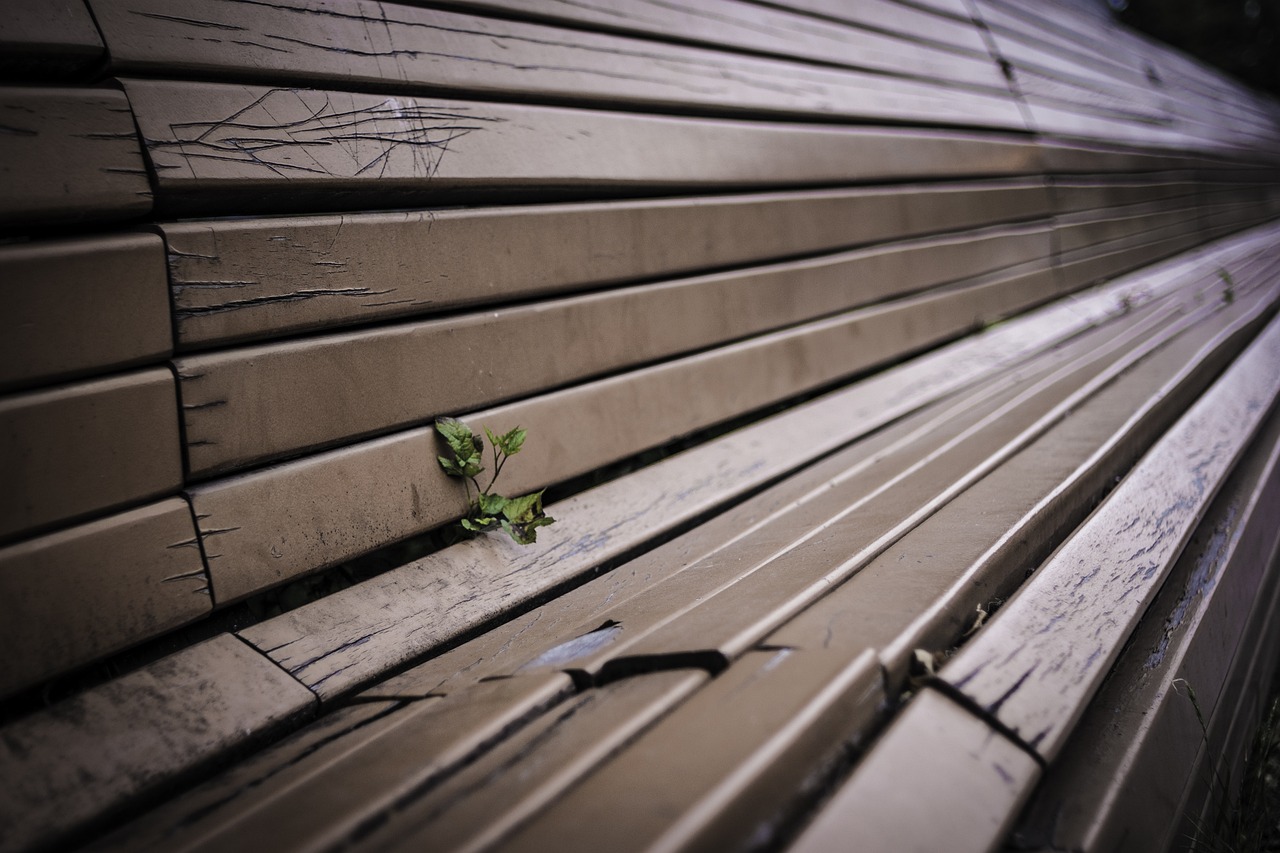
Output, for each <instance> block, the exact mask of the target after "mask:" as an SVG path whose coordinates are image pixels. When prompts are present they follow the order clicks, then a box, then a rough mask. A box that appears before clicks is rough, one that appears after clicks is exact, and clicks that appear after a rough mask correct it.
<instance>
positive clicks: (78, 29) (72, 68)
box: [0, 0, 105, 79]
mask: <svg viewBox="0 0 1280 853" xmlns="http://www.w3.org/2000/svg"><path fill="white" fill-rule="evenodd" d="M104 54H105V51H104V50H103V48H102V39H101V38H100V37H99V35H98V28H97V26H96V25H95V24H94V23H93V18H92V17H91V16H90V15H89V9H88V7H86V6H85V4H84V2H83V0H53V2H47V1H46V0H10V2H8V3H6V4H5V14H4V16H3V17H0V74H2V75H4V76H5V77H8V78H13V77H19V78H27V79H31V78H38V77H45V78H51V77H52V78H63V77H70V76H83V75H84V74H85V73H86V72H88V71H90V70H91V69H92V67H93V66H94V65H95V64H97V63H98V62H99V61H101V60H102V58H103V56H104Z"/></svg>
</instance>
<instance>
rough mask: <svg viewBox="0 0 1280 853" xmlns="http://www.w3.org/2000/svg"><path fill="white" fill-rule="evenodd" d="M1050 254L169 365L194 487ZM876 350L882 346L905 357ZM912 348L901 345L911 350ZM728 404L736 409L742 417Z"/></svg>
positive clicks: (1027, 245)
mask: <svg viewBox="0 0 1280 853" xmlns="http://www.w3.org/2000/svg"><path fill="white" fill-rule="evenodd" d="M1049 250H1050V246H1049V231H1048V229H1046V228H1044V227H1041V226H1028V227H1026V228H1022V229H1009V228H999V229H990V230H986V231H982V232H976V233H975V232H968V233H961V234H956V235H954V236H947V237H944V238H933V239H929V240H925V241H921V242H916V243H891V244H888V245H887V246H877V247H875V248H872V249H862V250H857V251H855V252H848V253H841V254H838V255H829V256H822V257H818V258H812V259H808V260H804V261H792V262H787V263H784V264H775V265H768V266H763V267H752V268H750V269H747V270H744V271H735V272H729V273H719V274H715V275H710V276H699V277H694V278H688V279H676V280H673V281H667V282H660V283H654V284H644V285H638V286H635V287H628V288H618V289H613V290H609V291H607V292H604V293H596V294H590V295H586V296H573V297H567V298H564V299H559V300H554V301H540V302H537V303H534V304H531V305H526V306H519V307H514V308H499V309H495V310H488V311H484V312H477V313H474V314H463V315H458V316H454V317H450V318H448V319H442V320H427V321H421V322H416V323H408V324H401V325H395V326H390V327H378V328H374V329H370V330H367V331H360V332H350V333H346V334H341V335H334V336H327V337H319V338H308V339H306V340H303V341H296V342H285V343H274V344H263V345H261V346H256V347H251V348H246V349H234V350H227V351H220V352H217V353H211V354H207V355H191V356H185V357H181V358H178V359H176V360H175V362H174V364H175V366H176V368H177V373H178V377H179V379H180V382H181V393H182V406H183V416H184V435H185V436H186V441H187V471H188V475H189V476H190V477H192V478H202V477H206V476H209V475H210V474H213V473H216V472H219V471H226V470H234V469H235V468H240V467H245V466H247V465H249V464H252V463H260V462H262V461H265V460H268V459H272V458H276V457H279V456H283V455H285V454H296V453H297V452H299V451H304V450H309V449H313V448H316V447H322V446H325V445H332V444H335V443H338V442H340V441H343V440H344V439H345V440H348V441H349V440H351V439H353V438H359V437H362V436H366V435H370V434H377V433H380V432H388V431H390V430H392V429H395V428H403V427H406V426H410V425H413V424H419V423H422V422H424V421H429V420H431V419H432V418H434V417H437V416H440V415H443V414H447V413H458V412H465V411H473V410H476V409H480V408H482V407H486V406H492V405H493V404H495V403H498V402H501V401H504V400H509V399H512V398H519V397H522V396H525V395H528V394H532V393H537V392H540V391H543V390H545V389H551V388H559V387H563V386H566V385H569V384H572V383H574V382H579V381H581V380H583V379H586V378H589V377H592V376H598V375H605V374H611V373H615V372H617V371H620V370H622V369H626V368H630V367H633V366H635V365H637V364H644V363H648V362H655V361H659V360H661V359H664V358H669V357H671V356H676V355H680V354H683V353H687V352H692V351H695V350H704V349H708V348H711V347H713V346H716V345H723V344H725V343H728V342H730V341H734V340H738V339H741V338H745V337H749V336H751V335H754V334H759V333H761V332H767V331H770V330H772V329H776V328H780V327H785V326H791V325H794V324H797V323H801V322H805V321H809V320H813V319H815V318H818V317H823V316H830V315H834V314H837V313H839V312H841V311H847V310H849V309H851V308H854V307H857V306H859V305H866V304H870V303H877V302H882V301H884V300H887V299H890V298H895V297H901V296H904V295H907V294H911V293H913V292H919V291H922V290H924V289H926V288H929V287H931V286H936V285H938V284H941V283H944V282H949V281H953V280H957V279H965V278H969V277H972V276H975V275H980V274H983V273H988V272H992V271H994V270H998V269H1002V268H1005V267H1013V266H1016V265H1018V264H1022V263H1034V262H1037V261H1041V262H1043V261H1044V260H1045V259H1046V258H1047V257H1048V255H1049ZM904 331H907V332H908V334H909V330H904ZM547 341H557V342H559V345H557V346H555V347H548V346H547V345H546V342H547ZM884 343H885V346H886V348H887V349H889V350H890V351H898V350H900V349H901V348H902V347H901V345H896V346H895V344H894V343H893V342H891V341H885V342H884ZM915 343H916V342H915V341H912V340H910V338H908V340H907V345H908V346H912V345H914V344H915ZM868 355H871V358H873V359H874V358H875V357H876V356H875V355H872V354H870V353H869V354H868ZM865 359H866V357H865V356H863V357H861V358H860V359H859V360H865ZM800 370H803V368H799V369H798V370H796V372H797V373H798V372H800ZM798 384H799V386H800V387H804V386H805V385H808V384H810V383H808V382H805V381H803V380H802V381H801V382H800V383H798ZM797 390H798V389H797ZM729 405H730V406H731V407H732V408H731V409H730V412H731V413H732V412H736V411H740V410H741V408H742V407H741V405H740V404H739V405H734V404H733V403H732V402H730V403H729ZM713 417H714V415H713ZM715 419H716V420H721V419H723V416H720V417H716V418H715Z"/></svg>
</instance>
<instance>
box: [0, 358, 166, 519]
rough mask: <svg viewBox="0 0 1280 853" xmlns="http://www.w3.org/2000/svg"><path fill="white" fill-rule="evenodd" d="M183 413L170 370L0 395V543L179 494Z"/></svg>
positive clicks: (130, 374) (137, 372)
mask: <svg viewBox="0 0 1280 853" xmlns="http://www.w3.org/2000/svg"><path fill="white" fill-rule="evenodd" d="M177 407H178V402H177V397H176V392H175V388H174V378H173V374H172V373H170V372H169V371H168V370H167V369H164V368H153V369H149V370H141V371H136V372H133V373H124V374H120V375H116V376H110V377H106V378H103V379H91V380H88V381H85V382H76V383H72V384H69V385H59V386H56V387H53V388H50V389H47V390H40V391H28V392H25V393H19V394H11V395H9V396H7V397H3V398H0V454H3V455H2V456H0V460H2V461H3V464H0V468H3V469H4V471H5V479H6V486H7V487H6V488H5V489H4V490H3V491H2V492H0V538H8V539H11V538H12V537H13V536H14V535H16V534H20V533H23V532H27V531H35V530H38V529H40V528H42V527H47V526H48V525H50V524H55V523H59V522H65V521H71V520H73V519H75V518H78V517H81V516H84V515H85V514H87V513H92V512H98V511H104V510H108V509H112V508H114V507H117V506H120V505H122V504H126V503H131V502H138V501H143V500H146V499H148V498H154V497H159V496H162V495H164V494H166V493H173V492H176V491H177V490H178V488H179V487H181V485H182V452H181V447H180V446H179V440H178V418H177Z"/></svg>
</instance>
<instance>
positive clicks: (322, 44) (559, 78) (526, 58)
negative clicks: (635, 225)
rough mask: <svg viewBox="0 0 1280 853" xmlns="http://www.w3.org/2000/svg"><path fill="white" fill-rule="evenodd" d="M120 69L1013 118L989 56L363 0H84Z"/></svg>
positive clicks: (711, 110)
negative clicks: (744, 44)
mask: <svg viewBox="0 0 1280 853" xmlns="http://www.w3.org/2000/svg"><path fill="white" fill-rule="evenodd" d="M93 8H94V12H95V15H96V17H97V20H98V22H99V24H100V25H101V26H102V28H103V32H104V34H105V38H106V42H107V46H108V48H109V49H110V51H111V58H112V63H113V66H114V68H115V70H116V71H117V73H121V74H126V75H128V74H136V73H139V72H141V73H144V74H150V73H155V72H157V71H161V72H162V73H164V74H166V75H174V76H180V77H185V76H193V75H199V76H201V77H208V76H221V77H224V78H225V77H230V78H233V79H236V78H239V79H244V78H245V77H246V76H248V77H250V78H251V79H253V80H254V81H255V82H263V83H281V84H285V85H290V86H294V85H298V84H300V83H307V84H316V85H319V86H329V87H332V88H341V89H347V90H357V91H358V90H362V89H366V90H372V91H378V90H385V89H387V88H392V89H395V90H396V91H403V92H410V93H417V94H424V93H427V92H431V91H438V92H465V93H467V95H468V96H470V97H475V98H477V99H480V100H512V99H519V100H524V101H534V102H537V101H544V102H546V101H550V102H560V103H565V102H568V103H580V104H585V105H607V106H608V107H610V108H613V109H617V108H620V107H621V108H643V109H649V110H654V109H656V110H668V111H669V110H676V111H679V112H682V113H688V112H696V113H701V114H709V115H726V114H727V115H734V114H751V115H760V116H779V117H782V116H785V117H791V118H797V117H810V118H813V117H828V118H841V119H845V120H857V121H895V122H904V121H905V122H914V123H918V124H928V125H945V124H952V125H956V124H958V125H965V126H986V127H992V128H998V129H1001V130H1023V131H1025V130H1026V129H1027V128H1026V124H1025V121H1024V119H1023V117H1022V114H1021V112H1020V111H1019V109H1018V106H1017V104H1016V103H1015V102H1014V100H1013V97H1012V96H1011V94H1010V93H1009V91H1008V88H1007V87H1006V86H1005V85H1003V80H1002V79H1001V78H1000V77H999V75H998V73H997V71H998V69H997V68H996V67H995V65H994V64H993V63H988V65H987V67H986V68H985V69H984V70H985V72H986V75H985V77H986V79H985V82H986V83H987V84H988V86H987V88H985V89H983V90H979V89H978V88H976V87H963V88H959V87H957V88H947V89H944V88H942V87H940V86H939V85H938V84H937V83H935V82H932V81H929V82H925V81H919V80H912V79H906V78H902V77H894V76H888V75H885V74H879V73H877V74H871V73H865V72H860V71H855V70H853V69H848V68H845V69H839V70H837V69H833V68H827V67H821V66H815V65H812V64H808V63H796V62H787V61H783V60H778V59H767V58H762V57H753V56H744V55H740V54H731V53H726V52H723V51H718V50H715V51H713V50H707V49H704V48H698V47H689V46H685V45H676V44H669V43H667V44H664V43H662V42H655V41H653V40H643V41H640V40H636V39H630V38H626V37H622V36H616V35H606V34H602V33H594V32H584V31H581V30H576V31H568V32H566V31H565V30H563V29H561V28H558V27H548V26H544V25H541V24H534V23H526V22H523V21H512V20H502V19H494V18H483V17H477V16H474V15H467V14H460V13H457V12H447V11H439V10H435V9H425V8H414V7H412V6H402V5H397V4H392V3H381V2H374V0H351V2H346V3H341V4H335V3H331V2H324V0H276V2H273V3H270V4H264V3H258V2H253V0H94V3H93Z"/></svg>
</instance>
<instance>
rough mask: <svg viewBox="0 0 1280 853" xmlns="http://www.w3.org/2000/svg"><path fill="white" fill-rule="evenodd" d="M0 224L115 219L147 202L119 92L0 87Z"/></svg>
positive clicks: (141, 167)
mask: <svg viewBox="0 0 1280 853" xmlns="http://www.w3.org/2000/svg"><path fill="white" fill-rule="evenodd" d="M0 127H2V128H3V133H0V227H4V228H6V229H10V230H12V229H15V228H29V227H31V226H33V225H42V224H45V223H61V222H88V221H97V220H106V219H112V220H118V219H125V218H130V217H135V216H141V215H142V214H145V213H146V212H147V211H148V210H150V209H151V187H150V184H149V182H148V180H147V172H146V168H145V167H144V165H143V162H142V150H141V146H139V144H138V137H137V133H136V131H135V129H134V125H133V120H132V118H131V116H130V112H129V102H128V101H127V100H126V99H125V96H124V94H123V93H121V92H115V91H111V90H109V89H35V88H31V89H26V88H5V89H0Z"/></svg>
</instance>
